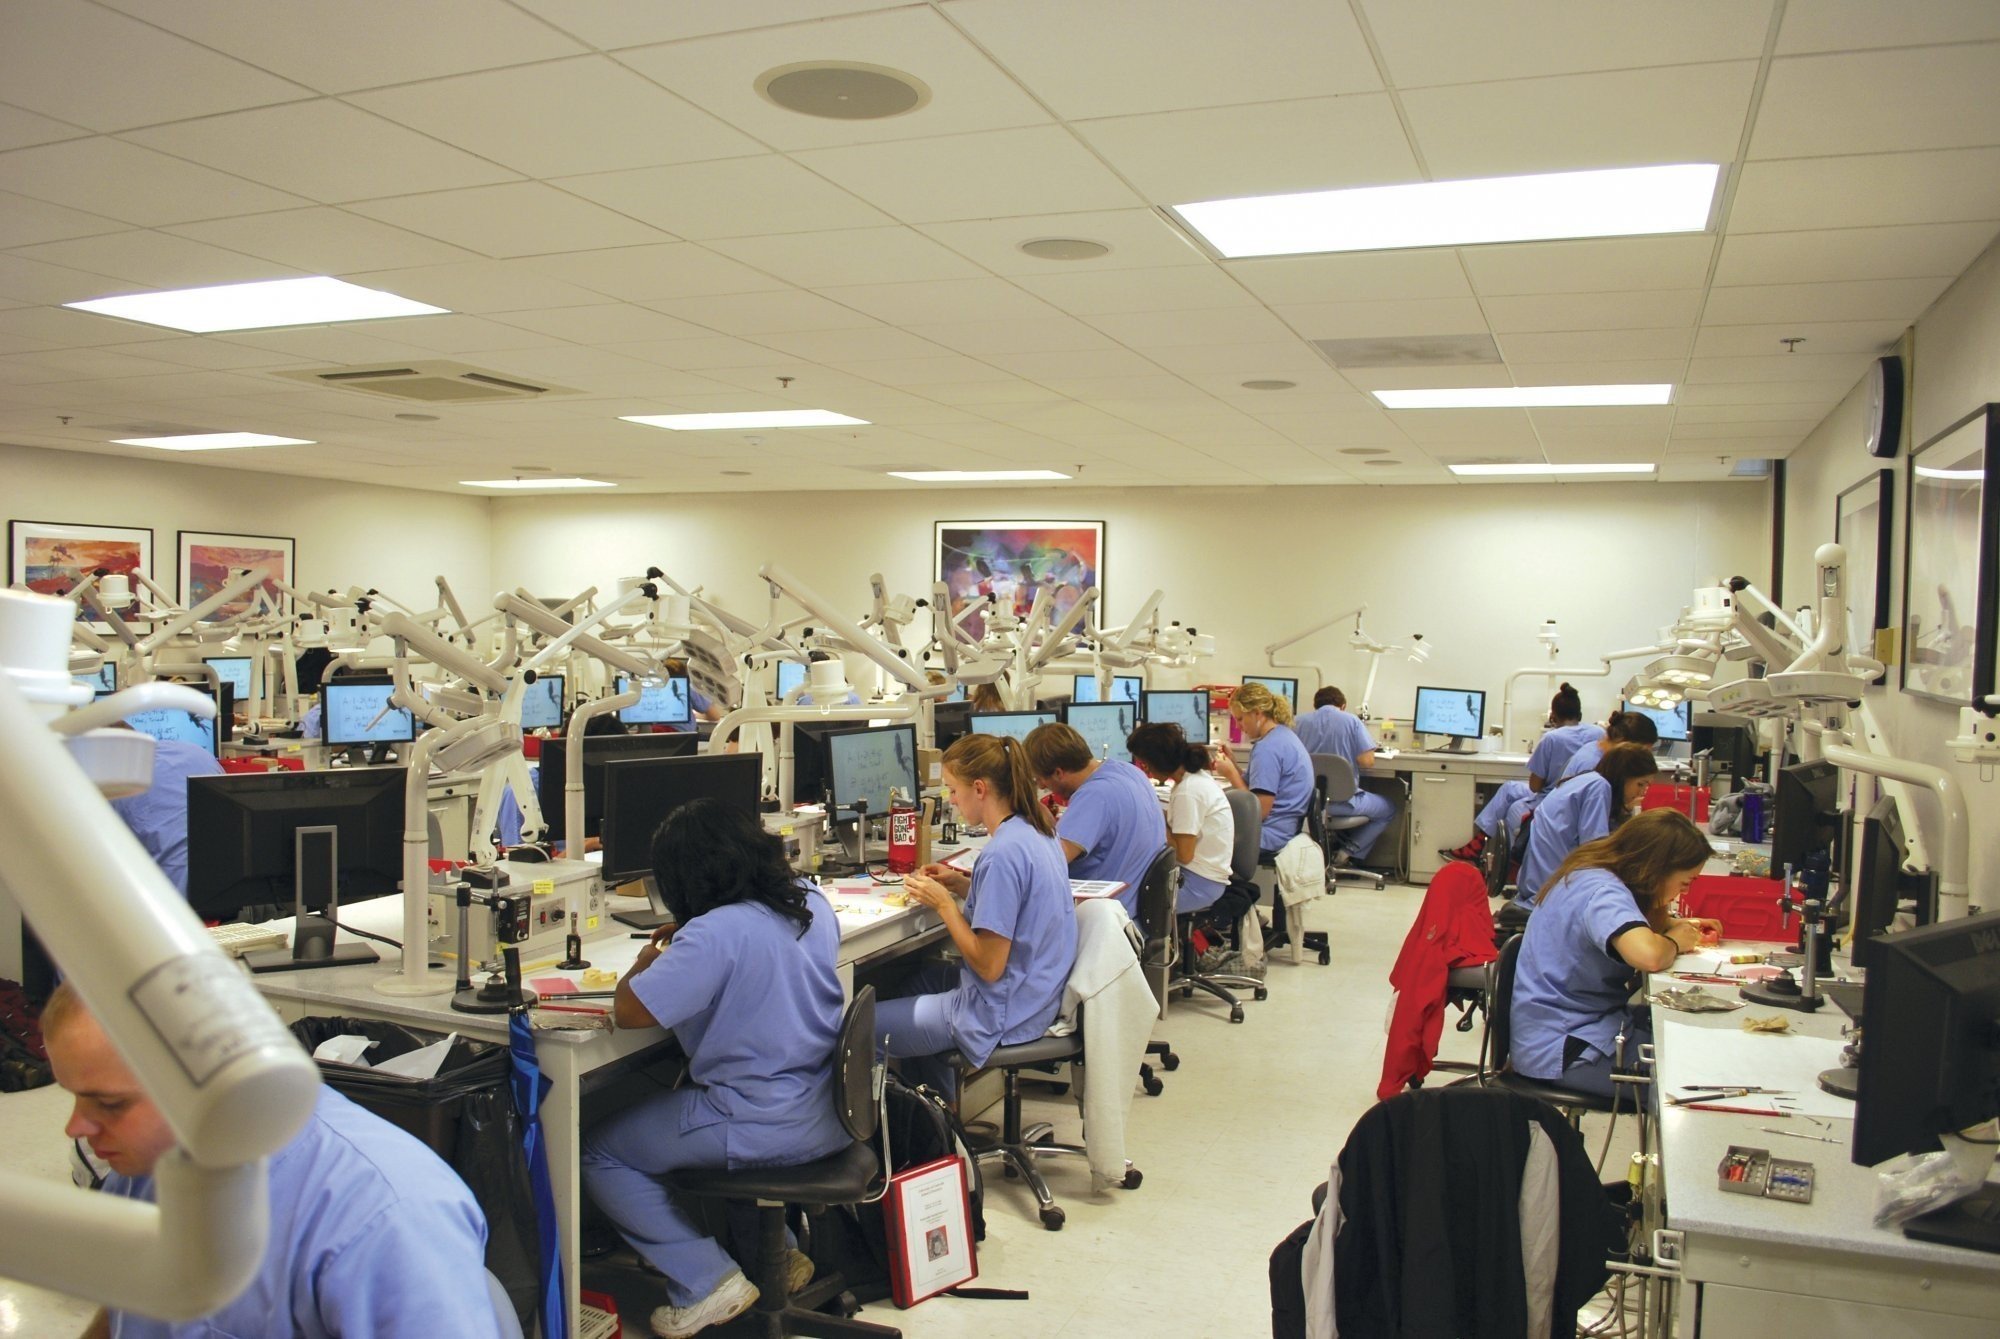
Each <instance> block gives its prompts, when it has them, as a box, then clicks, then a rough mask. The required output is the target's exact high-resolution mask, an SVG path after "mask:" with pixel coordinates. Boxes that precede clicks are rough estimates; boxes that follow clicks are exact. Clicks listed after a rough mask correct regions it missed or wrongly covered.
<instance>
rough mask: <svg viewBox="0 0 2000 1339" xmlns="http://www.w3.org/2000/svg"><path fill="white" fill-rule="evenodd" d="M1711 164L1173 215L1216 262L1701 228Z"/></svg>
mask: <svg viewBox="0 0 2000 1339" xmlns="http://www.w3.org/2000/svg"><path fill="white" fill-rule="evenodd" d="M1721 172H1722V169H1721V168H1720V167H1718V166H1717V165H1716V164H1714V163H1676V164H1670V165H1667V166H1661V167H1629V168H1613V169H1609V170H1605V171H1593V172H1551V173H1541V174H1536V175H1533V176H1520V177H1486V178H1481V179H1477V180H1471V181H1431V182H1418V183H1415V184H1413V185H1405V186H1364V187H1359V188H1356V189H1351V190H1337V191H1306V192H1302V193H1299V194H1296V195H1262V196H1251V197H1248V198H1242V199H1233V200H1207V201H1203V202H1200V203H1197V204H1185V205H1174V206H1172V209H1173V212H1174V213H1175V214H1176V215H1178V216H1179V217H1180V219H1181V221H1182V222H1184V223H1186V224H1187V225H1188V226H1189V227H1190V228H1192V229H1193V230H1194V231H1195V232H1196V233H1197V234H1199V235H1200V237H1201V238H1202V240H1203V241H1205V242H1207V243H1208V245H1209V246H1210V247H1212V248H1214V249H1215V251H1216V252H1217V253H1218V254H1220V255H1221V256H1222V258H1223V259H1224V260H1237V259H1241V258H1243V257H1246V256H1293V255H1303V254H1308V253H1311V252H1322V251H1388V250H1396V249H1401V248H1406V247H1436V246H1476V245H1481V244H1484V243H1493V242H1534V241H1546V240H1549V239H1552V238H1564V237H1634V236H1640V235H1645V234H1653V233H1676V232H1700V231H1702V230H1703V229H1704V228H1706V227H1707V226H1708V218H1709V212H1710V208H1711V206H1712V205H1713V203H1714V200H1715V187H1716V182H1717V180H1718V179H1719V178H1720V176H1721Z"/></svg>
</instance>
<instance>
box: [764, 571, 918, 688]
mask: <svg viewBox="0 0 2000 1339" xmlns="http://www.w3.org/2000/svg"><path fill="white" fill-rule="evenodd" d="M757 575H758V576H760V577H762V578H763V579H764V580H765V581H767V582H769V583H770V584H771V585H772V586H774V587H776V588H777V589H779V590H781V591H783V592H784V593H785V594H786V595H788V596H790V597H791V598H792V599H793V600H795V601H797V603H798V604H799V605H800V607H802V608H804V609H807V610H809V611H811V612H812V613H813V614H814V615H815V616H816V617H817V618H818V619H819V621H820V622H821V623H822V624H824V625H825V626H826V627H827V628H828V630H830V631H831V632H833V633H834V635H836V636H838V637H840V638H841V639H842V640H844V641H845V642H846V643H847V644H848V645H849V646H852V647H853V648H854V649H855V650H856V651H859V652H860V653H861V654H862V655H864V656H866V657H867V658H868V659H869V660H871V661H873V662H874V663H875V664H877V665H880V666H881V667H882V668H883V669H884V670H885V671H887V672H888V674H889V675H891V676H892V677H893V678H895V679H896V680H898V681H899V682H901V683H903V684H904V685H906V686H907V687H909V688H911V689H913V690H915V692H916V693H917V695H918V696H923V697H943V696H944V695H945V693H946V692H948V691H950V690H949V689H947V688H935V687H933V686H932V685H931V682H930V680H928V679H926V678H925V677H924V676H923V674H922V673H921V672H920V671H919V670H918V669H917V668H916V667H915V666H913V665H911V664H910V662H909V661H908V660H907V659H905V658H903V657H902V656H898V655H897V654H896V653H895V652H894V651H893V650H891V649H890V648H889V646H888V644H887V643H885V642H883V641H882V639H881V638H879V637H876V636H874V635H873V634H871V633H866V632H863V631H862V630H861V629H860V628H858V627H856V626H855V625H854V624H853V623H852V622H851V621H850V620H848V619H847V618H844V617H843V616H842V615H841V614H840V612H839V611H838V610H837V609H835V608H834V607H833V606H832V605H831V604H829V603H827V602H826V601H825V600H824V599H822V598H820V596H819V594H818V592H816V591H813V590H812V589H810V588H808V587H807V586H806V585H804V584H803V583H802V582H800V581H799V579H798V578H797V577H795V576H793V575H792V574H791V573H790V572H787V571H786V570H785V569H784V568H782V567H779V566H778V565H777V564H775V563H765V564H764V565H763V566H762V567H760V568H758V569H757Z"/></svg>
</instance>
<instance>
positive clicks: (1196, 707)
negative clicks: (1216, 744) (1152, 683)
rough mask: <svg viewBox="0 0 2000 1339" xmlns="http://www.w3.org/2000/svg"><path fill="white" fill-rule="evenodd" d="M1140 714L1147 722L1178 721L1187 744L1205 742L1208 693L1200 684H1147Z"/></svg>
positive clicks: (1206, 738)
mask: <svg viewBox="0 0 2000 1339" xmlns="http://www.w3.org/2000/svg"><path fill="white" fill-rule="evenodd" d="M1139 714H1140V716H1142V717H1144V718H1145V719H1146V720H1147V721H1149V722H1159V723H1161V724H1166V725H1178V726H1179V727H1180V728H1181V733H1182V734H1184V735H1186V736H1187V738H1188V743H1190V744H1206V743H1207V742H1208V694H1207V693H1206V692H1203V691H1202V690H1201V689H1199V688H1188V689H1181V688H1148V689H1147V690H1146V691H1145V692H1143V693H1141V694H1140V695H1139Z"/></svg>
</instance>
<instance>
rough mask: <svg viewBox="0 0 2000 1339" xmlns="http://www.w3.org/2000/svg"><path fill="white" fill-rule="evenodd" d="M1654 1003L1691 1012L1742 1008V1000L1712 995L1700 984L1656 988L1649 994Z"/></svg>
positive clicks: (1714, 1011)
mask: <svg viewBox="0 0 2000 1339" xmlns="http://www.w3.org/2000/svg"><path fill="white" fill-rule="evenodd" d="M1646 998H1647V1000H1648V1001H1649V1002H1651V1003H1653V1004H1660V1005H1665V1006H1666V1007H1667V1008H1669V1009H1679V1010H1680V1011H1681V1012H1682V1013H1689V1014H1722V1013H1728V1012H1729V1011H1730V1010H1732V1009H1741V1008H1742V1007H1743V1001H1742V1000H1726V999H1724V998H1723V997H1722V996H1720V995H1711V994H1709V993H1708V992H1707V991H1705V990H1703V989H1702V988H1701V987H1700V986H1690V987H1688V988H1686V989H1682V988H1681V987H1679V986H1676V987H1673V988H1672V989H1669V990H1656V991H1654V992H1653V993H1652V994H1651V995H1648V996H1647V997H1646Z"/></svg>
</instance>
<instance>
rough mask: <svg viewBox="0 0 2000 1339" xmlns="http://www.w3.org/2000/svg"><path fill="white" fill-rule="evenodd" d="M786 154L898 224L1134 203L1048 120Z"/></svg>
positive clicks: (1121, 185)
mask: <svg viewBox="0 0 2000 1339" xmlns="http://www.w3.org/2000/svg"><path fill="white" fill-rule="evenodd" d="M793 157H794V158H796V159H797V160H798V162H799V163H801V164H802V165H804V166H805V167H807V168H810V169H811V170H813V171H814V172H817V173H819V174H820V175H821V176H823V177H826V178H827V179H828V180H830V181H832V182H834V183H835V184H836V185H839V186H843V187H845V188H846V189H847V190H849V191H852V192H853V193H854V194H855V195H858V196H860V197H861V198H862V199H863V200H866V201H868V202H869V203H870V204H873V205H875V206H877V207H879V208H881V209H883V210H886V211H887V212H888V213H889V214H891V215H893V216H894V217H896V218H898V219H900V220H902V221H904V222H906V223H934V222H938V221H940V220H946V219H985V218H992V217H993V216H995V215H998V214H1019V213H1031V214H1032V213H1040V212H1043V211H1054V210H1061V209H1079V210H1093V209H1119V208H1123V207H1126V206H1129V205H1133V204H1137V203H1138V201H1137V200H1136V199H1135V198H1134V196H1133V194H1132V191H1131V189H1130V188H1129V187H1127V186H1126V185H1125V184H1124V183H1123V182H1121V181H1119V180H1118V178H1117V177H1116V176H1114V175H1112V173H1111V172H1110V171H1109V170H1107V169H1106V168H1105V166H1104V165H1103V164H1102V163H1100V162H1098V161H1097V159H1096V158H1095V157H1093V156H1092V155H1091V153H1090V152H1089V151H1088V150H1087V149H1085V148H1083V147H1082V146H1081V145H1079V144H1078V143H1077V142H1076V141H1075V140H1074V139H1073V138H1071V137H1070V135H1069V133H1068V132H1067V131H1064V130H1062V129H1060V128H1058V127H1056V126H1023V127H1019V128H1017V129H1011V130H988V131H980V132H976V133H972V134H965V135H954V136H949V137H946V138H943V139H909V140H895V141H893V142H890V143H886V144H852V145H848V146H846V147H844V148H838V149H809V150H805V151H802V152H799V153H795V154H794V155H793Z"/></svg>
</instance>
